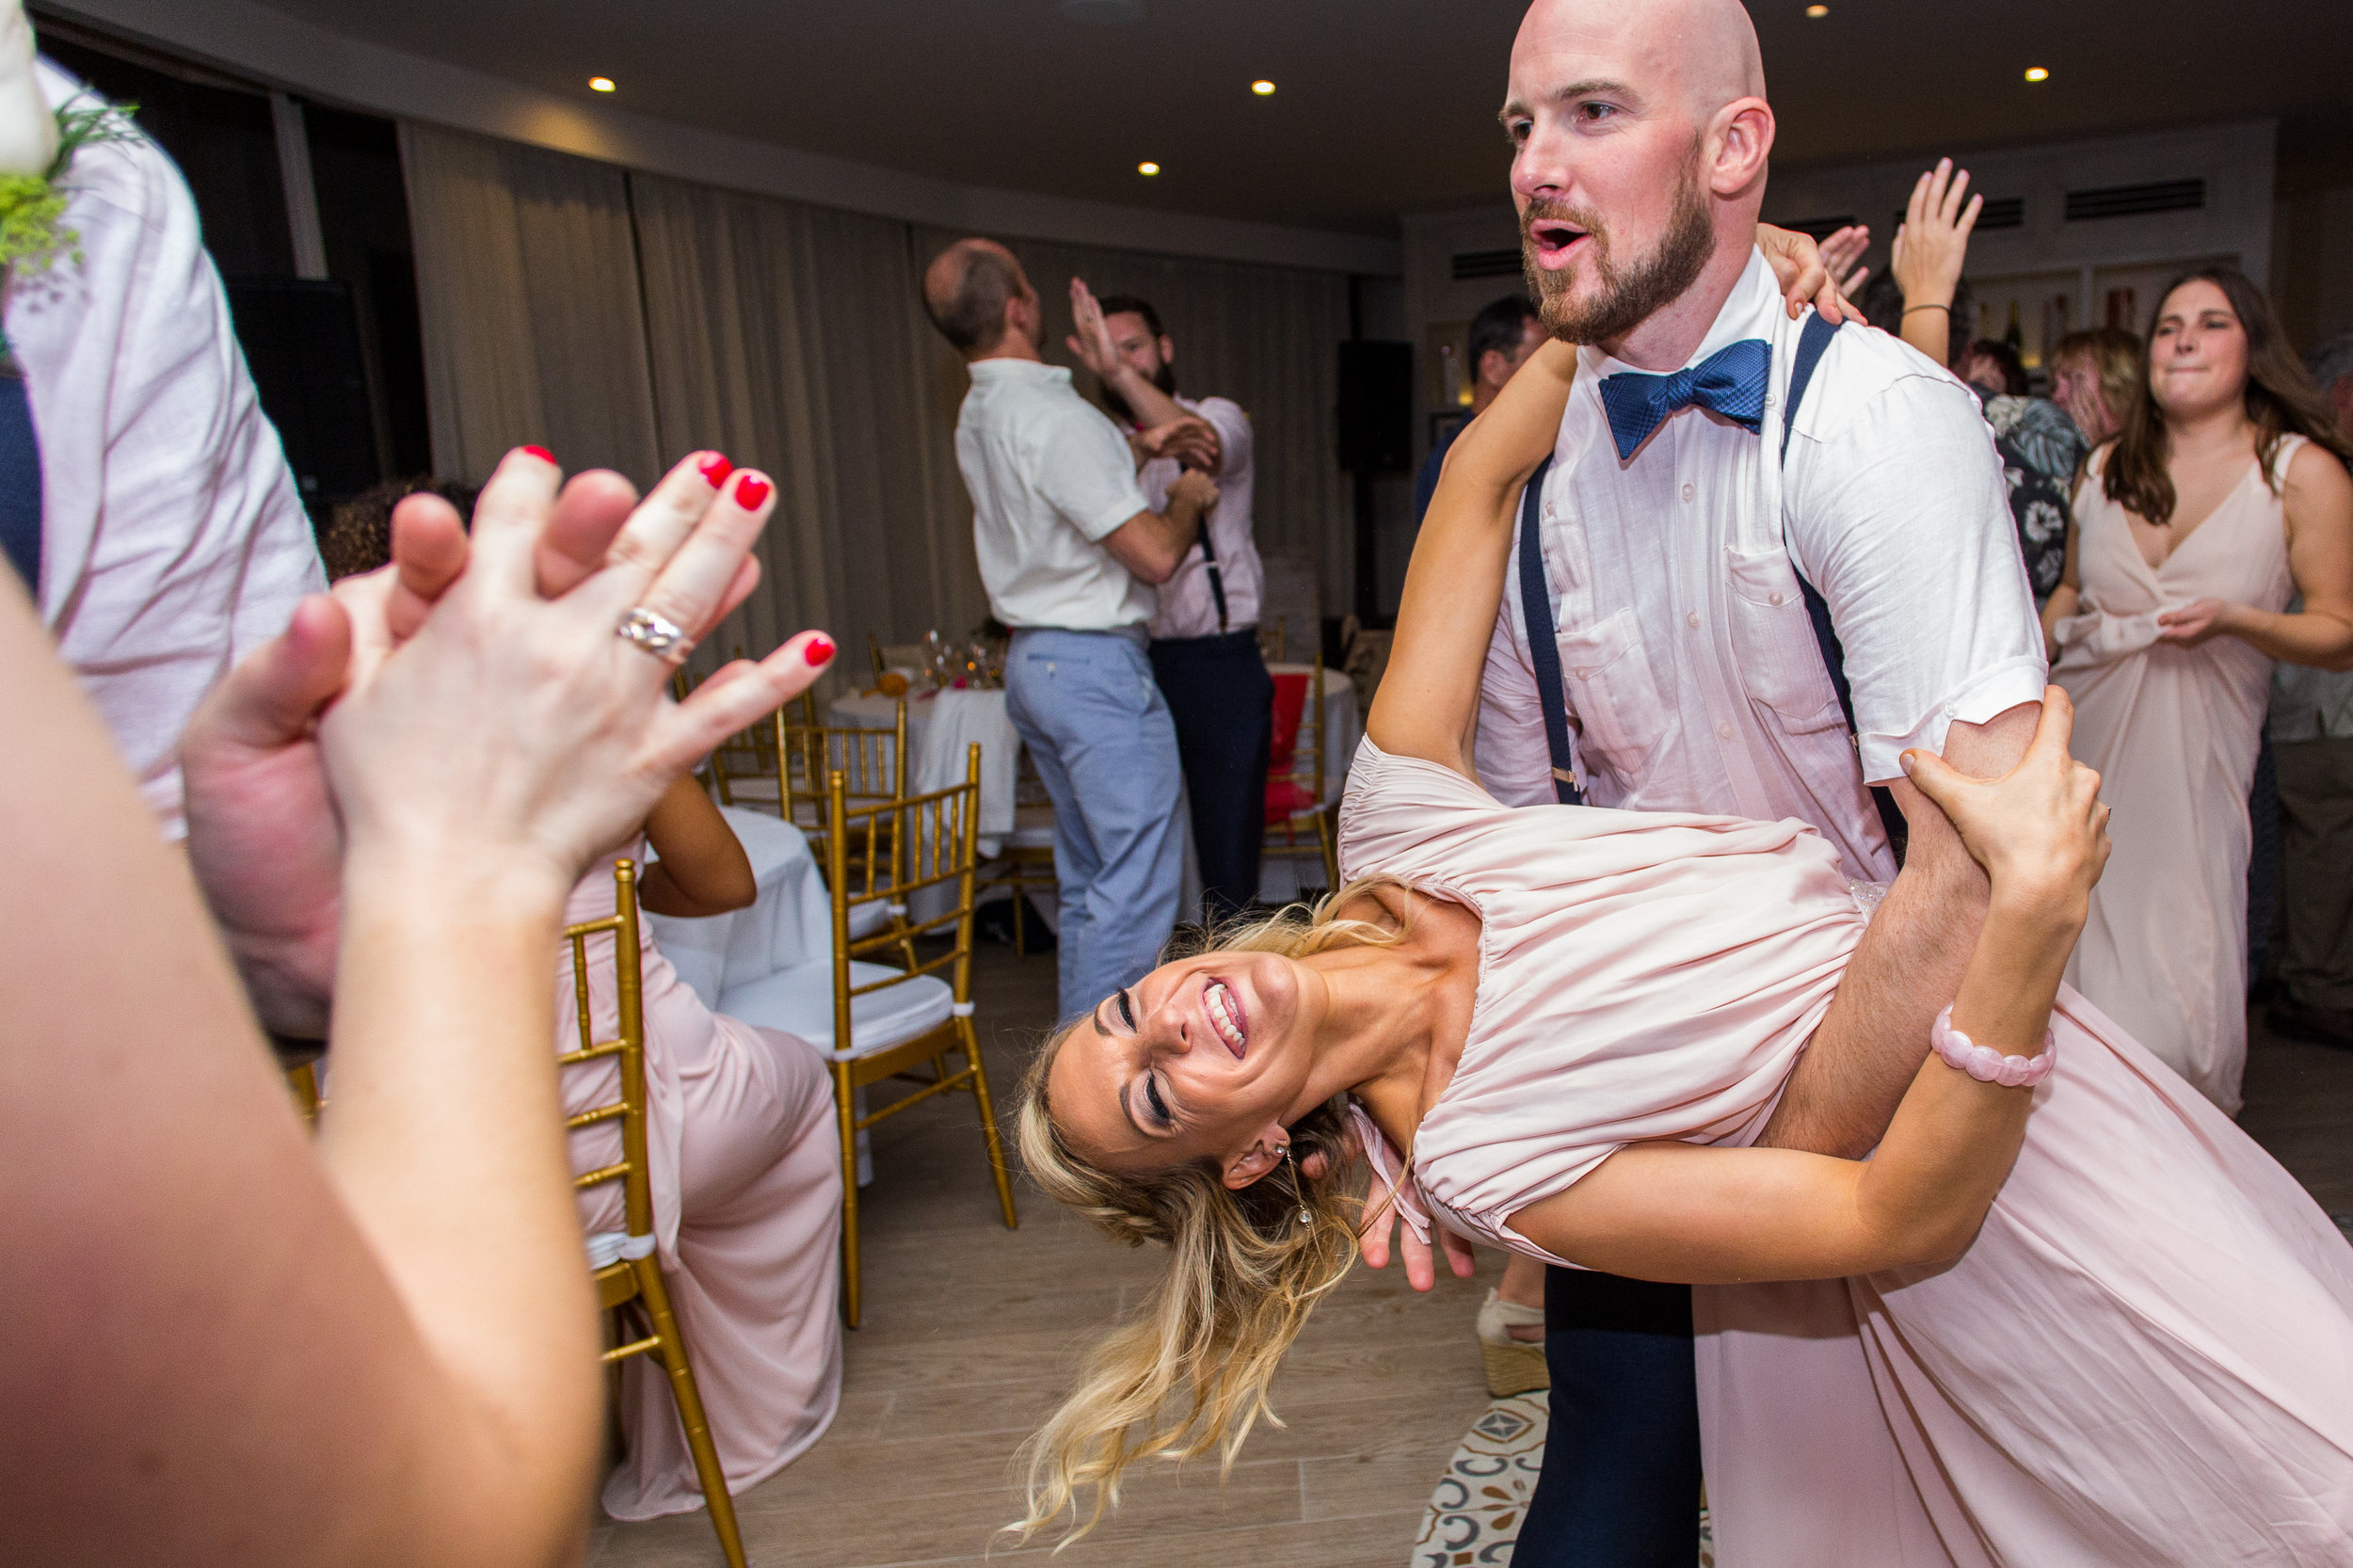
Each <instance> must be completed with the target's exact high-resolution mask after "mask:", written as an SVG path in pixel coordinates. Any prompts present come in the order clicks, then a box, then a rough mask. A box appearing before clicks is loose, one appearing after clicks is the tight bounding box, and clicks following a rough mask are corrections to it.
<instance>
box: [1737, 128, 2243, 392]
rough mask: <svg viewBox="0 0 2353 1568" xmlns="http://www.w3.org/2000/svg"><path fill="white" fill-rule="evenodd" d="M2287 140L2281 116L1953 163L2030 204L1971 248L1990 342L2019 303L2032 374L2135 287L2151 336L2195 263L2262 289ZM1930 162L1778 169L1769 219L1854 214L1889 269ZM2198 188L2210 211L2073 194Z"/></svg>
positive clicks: (1970, 156)
mask: <svg viewBox="0 0 2353 1568" xmlns="http://www.w3.org/2000/svg"><path fill="white" fill-rule="evenodd" d="M2277 131H2278V122H2277V121H2274V120H2252V121H2249V122H2246V123H2243V124H2235V125H2217V126H2208V127H2202V128H2200V129H2196V130H2186V131H2170V132H2163V133H2159V134H2155V135H2150V136H2111V137H2103V138H2100V139H2097V140H2089V141H2073V142H2059V143H2054V144H2050V145H2046V146H2041V147H2028V148H2006V149H1996V150H1993V151H1980V152H1961V153H1957V154H1955V156H1956V158H1957V161H1958V162H1959V163H1960V164H1961V167H1962V168H1966V169H1968V170H1969V173H1970V182H1971V183H1970V188H1971V189H1972V190H1974V191H1977V192H1981V193H1982V194H1983V195H1984V196H1985V197H1986V198H1987V199H1988V200H1994V199H1997V198H2002V197H2018V198H2021V199H2023V200H2025V223H2024V224H2023V225H2022V226H2021V227H2019V228H2016V229H1995V230H1987V231H1984V232H1980V233H1978V234H1977V235H1976V236H1975V237H1974V238H1973V239H1972V241H1971V243H1970V247H1969V281H1970V285H1971V287H1972V288H1973V289H1974V290H1975V291H1976V293H1977V299H1978V302H1979V304H1980V306H1981V307H1985V309H1984V311H1983V313H1982V314H1981V315H1980V318H1979V323H1978V330H1979V332H1980V334H1981V335H1986V336H1994V337H1998V336H2000V335H2001V333H2002V331H2003V329H2004V328H2006V327H2007V326H2008V325H2009V306H2010V304H2011V303H2012V302H2016V303H2017V304H2018V305H2019V306H2020V311H2019V325H2020V328H2021V330H2022V331H2023V333H2024V334H2025V339H2026V361H2027V363H2028V364H2030V365H2031V364H2034V363H2036V362H2038V360H2039V359H2040V351H2041V348H2042V347H2043V345H2044V344H2043V339H2044V336H2045V334H2046V331H2065V330H2071V329H2073V328H2080V327H2085V326H2099V325H2103V324H2105V315H2106V306H2107V301H2108V296H2109V295H2110V294H2111V293H2114V292H2119V291H2126V290H2129V291H2130V292H2131V296H2132V300H2133V310H2132V312H2131V315H2132V319H2131V320H2130V321H2129V322H2127V323H2122V325H2128V326H2129V327H2130V328H2132V329H2133V330H2135V331H2138V330H2140V329H2141V328H2143V327H2145V326H2146V325H2147V321H2148V316H2149V312H2151V311H2152V310H2153V309H2154V308H2155V306H2156V298H2155V295H2156V292H2157V291H2158V290H2160V289H2162V288H2163V287H2164V285H2165V282H2166V280H2168V279H2169V278H2170V277H2171V276H2172V275H2173V274H2174V273H2175V272H2177V271H2178V270H2180V268H2181V267H2183V266H2184V265H2186V264H2192V263H2197V262H2205V261H2223V262H2230V263H2233V264H2236V265H2237V266H2238V267H2239V268H2240V269H2241V270H2242V271H2244V272H2245V273H2246V274H2247V275H2248V276H2249V277H2250V278H2253V279H2254V280H2256V281H2258V282H2259V283H2260V282H2265V281H2267V280H2269V278H2270V276H2271V251H2272V184H2273V165H2274V158H2273V147H2274V143H2275V141H2276V140H2277ZM1929 161H1930V160H1926V159H1907V160H1880V161H1876V162H1871V163H1864V164H1849V165H1840V166H1835V167H1825V168H1807V169H1800V170H1795V171H1792V172H1789V173H1780V172H1776V173H1775V174H1774V176H1773V179H1772V184H1771V186H1770V188H1769V193H1768V194H1767V196H1766V200H1765V216H1766V218H1767V219H1768V220H1769V221H1772V222H1795V221H1802V220H1805V219H1809V218H1817V217H1829V216H1838V215H1842V214H1849V213H1851V214H1853V215H1855V216H1856V217H1858V218H1859V219H1860V220H1861V221H1863V222H1865V223H1867V224H1869V225H1870V226H1871V233H1872V242H1873V243H1872V247H1871V256H1870V258H1869V259H1870V262H1871V264H1872V265H1873V266H1874V267H1882V266H1884V265H1885V264H1886V258H1887V244H1888V241H1889V240H1891V239H1892V238H1893V237H1894V235H1895V219H1896V215H1897V213H1898V212H1900V211H1901V210H1902V208H1903V206H1904V203H1905V201H1906V200H1909V199H1910V197H1911V194H1912V186H1913V181H1915V180H1916V179H1917V178H1918V177H1919V174H1920V171H1921V169H1922V168H1926V167H1928V164H1929ZM2187 179H2203V180H2204V181H2205V183H2206V205H2205V207H2204V209H2203V210H2201V211H2198V212H2178V213H2155V214H2151V215H2148V216H2140V217H2111V218H2094V219H2089V220H2084V221H2078V222H2074V223H2070V222H2067V221H2066V216H2065V215H2066V198H2067V192H2069V191H2071V190H2089V189H2098V188H2101V187H2105V186H2110V185H2132V184H2143V183H2145V182H2150V181H2159V180H2187ZM2062 297H2063V298H2064V299H2065V301H2066V305H2065V312H2064V319H2063V320H2062V316H2061V312H2060V310H2059V307H2058V301H2059V300H2060V299H2061V298H2062Z"/></svg>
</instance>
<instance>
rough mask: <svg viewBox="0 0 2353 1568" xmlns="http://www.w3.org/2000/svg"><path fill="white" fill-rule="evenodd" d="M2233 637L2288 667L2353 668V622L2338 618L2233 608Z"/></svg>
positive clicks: (2302, 613)
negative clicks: (2293, 665) (2307, 665)
mask: <svg viewBox="0 0 2353 1568" xmlns="http://www.w3.org/2000/svg"><path fill="white" fill-rule="evenodd" d="M2229 630H2230V632H2231V634H2232V635H2233V636H2235V637H2237V638H2238V639H2239V640H2240V641H2242V642H2244V643H2246V644H2247V645H2248V646H2249V647H2250V648H2254V649H2255V650H2256V651H2257V652H2259V653H2263V654H2266V655H2268V656H2270V657H2271V658H2274V659H2277V660H2279V661H2280V662H2281V664H2309V665H2311V666H2312V667H2313V668H2314V669H2324V670H2346V669H2353V623H2348V622H2346V621H2344V620H2342V619H2340V618H2338V617H2337V616H2331V615H2326V614H2322V613H2320V612H2317V611H2313V610H2306V611H2303V612H2301V613H2299V614H2295V615H2291V614H2289V613H2288V612H2286V611H2284V610H2278V611H2275V610H2258V609H2256V608H2254V607H2253V606H2252V605H2247V604H2238V605H2233V606H2232V620H2231V624H2230V628H2229Z"/></svg>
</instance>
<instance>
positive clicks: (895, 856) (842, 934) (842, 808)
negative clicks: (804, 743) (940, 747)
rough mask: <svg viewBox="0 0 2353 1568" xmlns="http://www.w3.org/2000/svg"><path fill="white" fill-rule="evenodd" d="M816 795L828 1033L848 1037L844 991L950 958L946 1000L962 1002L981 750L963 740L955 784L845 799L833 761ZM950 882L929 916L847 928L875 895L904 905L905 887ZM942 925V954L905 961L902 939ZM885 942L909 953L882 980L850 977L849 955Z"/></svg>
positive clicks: (860, 992) (844, 784)
mask: <svg viewBox="0 0 2353 1568" xmlns="http://www.w3.org/2000/svg"><path fill="white" fill-rule="evenodd" d="M826 794H827V813H826V816H827V821H826V834H825V870H826V877H825V881H826V889H827V892H828V894H829V896H830V897H831V899H832V903H833V909H832V914H833V953H834V963H833V971H834V972H833V985H834V1019H835V1024H834V1032H835V1036H836V1044H837V1045H838V1046H840V1045H846V1044H847V1042H848V1038H849V1031H848V1028H847V1020H848V1018H849V1016H850V1013H849V1007H850V999H851V998H852V997H853V996H867V995H871V994H872V993H873V992H876V991H882V990H887V989H888V988H889V987H890V986H893V985H900V984H905V983H906V982H907V981H908V980H910V979H913V978H914V977H915V976H917V975H920V974H929V973H931V972H932V971H933V970H935V969H940V968H949V967H951V966H952V967H953V968H954V969H955V971H956V974H955V980H954V983H953V988H954V991H955V1000H957V1001H958V1002H965V1001H968V1000H970V989H971V956H972V899H973V885H974V879H975V872H976V870H977V867H978V864H979V858H980V856H979V846H980V832H979V829H980V806H981V748H980V747H979V745H977V744H975V745H971V746H968V747H967V748H966V753H965V778H964V782H963V783H961V784H954V785H951V786H949V787H948V788H947V789H944V790H934V791H931V792H927V793H924V794H920V795H909V796H906V797H904V798H903V799H899V800H894V801H887V802H882V803H878V804H875V805H872V806H852V805H851V804H850V797H849V780H848V777H847V776H846V775H844V774H843V773H842V772H840V770H838V769H837V770H835V771H834V772H833V773H832V774H830V775H829V776H828V777H827V779H826ZM951 883H952V884H954V885H955V888H956V895H955V902H954V904H953V905H952V907H950V908H948V909H946V910H943V911H942V912H940V913H939V914H936V915H934V916H931V917H930V918H928V919H924V920H912V919H910V920H905V921H904V922H903V923H902V924H901V925H900V926H899V927H898V928H897V929H886V930H881V931H876V932H873V933H872V934H870V935H868V936H862V937H855V938H854V937H852V936H851V935H850V911H851V910H852V909H853V908H856V906H858V905H860V904H871V903H872V902H874V901H875V900H877V899H888V900H889V901H890V902H891V903H893V904H899V905H902V906H904V905H905V904H907V902H908V901H909V900H910V899H911V898H912V897H913V896H914V895H915V894H917V893H919V892H921V891H923V890H924V889H926V888H936V887H942V886H946V885H948V884H951ZM951 924H952V925H953V926H954V928H955V936H954V945H953V947H952V949H951V950H950V951H949V952H946V953H943V954H941V955H939V956H938V957H936V958H933V959H929V960H926V961H923V962H920V963H918V962H914V961H912V959H911V949H910V948H909V947H908V943H909V941H910V939H911V938H912V937H914V936H924V935H929V934H931V933H934V932H936V931H938V930H940V929H942V928H944V927H947V926H949V925H951ZM888 948H897V949H899V950H900V951H901V952H903V953H908V954H910V961H909V962H907V963H906V964H905V967H904V968H902V969H900V970H898V971H896V972H894V973H892V974H890V975H888V976H887V977H885V978H884V979H881V980H877V981H872V982H869V983H866V984H858V985H853V984H851V983H850V964H851V962H852V961H853V959H856V958H858V957H861V956H863V955H865V954H867V953H874V952H882V951H884V950H885V949H888Z"/></svg>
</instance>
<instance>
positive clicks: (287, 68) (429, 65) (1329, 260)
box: [50, 0, 1398, 275]
mask: <svg viewBox="0 0 2353 1568" xmlns="http://www.w3.org/2000/svg"><path fill="white" fill-rule="evenodd" d="M50 8H51V9H53V10H55V11H56V13H57V14H59V15H61V16H65V17H70V18H74V19H77V20H80V21H82V22H85V23H87V24H89V25H91V26H93V27H98V28H101V29H104V30H105V31H109V32H114V33H118V34H121V35H124V36H127V37H131V38H136V39H138V40H143V41H146V42H148V43H150V44H152V45H154V46H156V47H159V48H161V49H164V50H166V51H168V52H169V53H172V54H177V55H181V56H187V57H189V58H192V59H199V60H203V61H206V62H208V63H210V64H213V65H216V66H218V67H220V68H222V69H225V70H228V71H230V72H234V73H236V74H238V75H241V76H244V77H247V78H248V79H250V80H253V81H256V82H259V83H261V84H263V85H264V86H267V87H272V88H283V89H286V90H288V91H292V92H296V93H300V94H303V95H306V96H309V97H314V98H318V99H321V100H323V101H326V102H329V103H334V104H344V105H348V106H350V107H353V108H359V109H365V110H367V111H369V112H370V113H374V114H381V115H390V116H392V117H394V118H396V119H410V120H428V121H430V122H432V123H434V124H437V125H446V126H449V127H451V128H453V129H456V130H461V131H473V132H476V133H479V134H481V135H485V136H504V137H506V138H508V139H509V140H513V141H520V142H528V143H530V144H532V145H533V146H536V147H545V148H550V149H552V150H553V151H556V152H574V153H578V154H580V155H581V156H583V157H589V158H600V159H602V160H604V161H605V162H607V163H615V164H620V165H622V166H624V167H626V168H640V169H645V170H647V171H648V172H649V173H656V174H668V175H672V176H675V177H678V178H681V179H689V180H699V181H702V182H704V183H706V184H716V185H727V186H730V187H733V188H735V189H738V190H746V191H757V192H760V193H762V194H765V195H769V196H782V197H789V198H791V199H792V200H799V201H811V202H816V203H818V204H820V205H822V206H828V207H841V208H846V209H848V210H849V211H852V212H860V213H874V214H878V215H880V216H885V217H895V218H904V219H908V220H912V221H915V222H920V223H928V224H936V225H939V226H942V227H946V228H955V229H968V230H974V231H978V232H987V233H995V234H1004V235H1014V236H1020V237H1023V238H1030V239H1042V240H1060V241H1064V242H1067V243H1072V244H1078V245H1102V246H1113V247H1117V248H1122V249H1128V250H1144V251H1152V252H1157V253H1160V254H1163V255H1171V256H1203V257H1211V258H1215V259H1218V260H1223V261H1237V262H1258V263H1264V264H1271V265H1275V266H1302V267H1320V268H1324V269H1327V270H1331V271H1337V272H1361V273H1371V274H1380V275H1394V274H1395V273H1396V272H1397V271H1398V248H1397V243H1396V242H1395V241H1394V240H1388V239H1383V238H1380V237H1377V236H1369V235H1363V234H1342V233H1334V232H1328V231H1325V230H1317V229H1294V228H1287V227H1284V226H1282V225H1279V224H1272V223H1247V222H1241V221H1237V220H1235V219H1231V218H1218V217H1200V216H1190V215H1187V214H1184V213H1170V212H1160V211H1156V210H1151V209H1147V208H1142V207H1123V206H1117V205H1113V204H1111V203H1108V202H1097V201H1074V200H1064V199H1063V198H1060V197H1052V196H1039V195H1036V194H1034V193H1032V192H1027V191H1015V190H1002V189H997V188H992V187H987V186H981V185H967V184H957V183H955V182H953V181H948V180H935V179H932V178H930V177H928V176H925V175H920V174H910V173H907V172H905V171H904V170H901V169H892V168H878V167H876V166H873V165H871V164H860V163H854V162H852V161H850V160H848V159H844V158H833V157H826V156H823V155H821V154H818V153H814V152H802V151H800V150H798V149H795V148H790V147H781V146H778V145H776V144H775V143H772V142H762V141H754V140H752V139H750V138H748V137H744V136H729V135H727V134H724V133H721V132H716V131H706V130H701V129H698V128H696V127H693V126H687V125H680V124H677V123H675V122H673V121H669V120H656V119H653V118H652V117H650V116H648V115H642V114H634V113H632V112H631V111H630V110H627V109H624V108H620V107H618V106H606V105H603V104H577V103H573V102H570V101H568V100H567V99H563V98H559V97H556V96H554V95H553V94H552V93H547V92H542V91H540V90H539V89H537V88H527V87H523V86H521V85H520V84H518V83H514V82H510V81H507V80H505V79H504V78H502V77H497V76H492V75H488V74H486V73H484V72H477V71H470V70H467V69H466V68H464V67H462V66H454V65H449V64H445V63H443V62H441V61H440V60H431V59H426V58H424V57H423V56H417V55H410V54H408V53H405V52H403V51H401V50H396V49H389V48H386V47H384V46H383V45H380V44H376V43H369V42H366V41H363V40H359V39H353V38H347V37H345V36H344V35H342V34H340V33H335V32H330V31H328V29H326V28H323V27H319V26H317V25H315V24H311V23H308V22H303V21H300V20H297V19H296V18H294V17H290V16H287V15H285V14H283V13H282V12H279V11H274V10H271V9H268V8H265V7H263V6H259V5H255V4H252V3H251V0H56V3H54V4H52V5H51V6H50ZM559 9H560V8H559Z"/></svg>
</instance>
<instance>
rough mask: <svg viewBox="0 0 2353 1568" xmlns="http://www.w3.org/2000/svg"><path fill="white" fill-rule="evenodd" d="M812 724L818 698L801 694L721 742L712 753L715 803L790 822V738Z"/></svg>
mask: <svg viewBox="0 0 2353 1568" xmlns="http://www.w3.org/2000/svg"><path fill="white" fill-rule="evenodd" d="M816 723H817V699H816V698H815V697H814V696H811V695H810V694H809V693H808V692H803V693H802V694H801V695H800V696H796V697H794V698H793V699H792V701H790V702H788V703H786V704H785V705H784V706H783V707H781V708H779V709H777V710H776V712H773V713H771V714H769V715H768V716H767V717H766V718H764V719H761V720H760V722H758V723H757V724H754V725H752V726H750V727H749V728H744V729H739V730H737V731H736V732H735V733H734V734H732V735H730V736H728V738H727V739H726V740H724V741H721V742H720V743H719V744H717V745H716V746H714V747H713V748H712V753H711V784H712V789H714V790H716V791H717V792H718V795H719V804H720V805H722V806H744V807H753V808H759V809H761V810H766V811H774V812H776V814H777V815H778V816H780V817H782V818H784V820H785V821H787V822H792V821H793V820H794V818H793V815H792V802H793V794H794V792H793V784H792V779H793V776H794V775H793V769H794V767H795V766H796V765H797V763H798V760H799V758H798V754H797V753H796V751H795V749H794V744H793V740H792V737H794V736H795V735H798V734H799V733H800V732H801V731H802V730H804V729H808V728H814V727H815V725H816ZM800 825H802V826H808V825H809V824H807V823H802V824H800Z"/></svg>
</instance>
